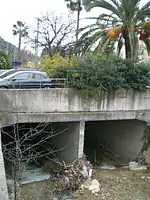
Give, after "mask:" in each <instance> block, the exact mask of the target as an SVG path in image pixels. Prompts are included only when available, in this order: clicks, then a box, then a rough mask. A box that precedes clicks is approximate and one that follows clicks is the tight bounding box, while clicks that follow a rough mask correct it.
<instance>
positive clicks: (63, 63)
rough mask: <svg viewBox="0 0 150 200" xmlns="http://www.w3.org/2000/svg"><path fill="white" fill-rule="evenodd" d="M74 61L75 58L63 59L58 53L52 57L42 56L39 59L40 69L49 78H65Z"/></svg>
mask: <svg viewBox="0 0 150 200" xmlns="http://www.w3.org/2000/svg"><path fill="white" fill-rule="evenodd" d="M75 60H76V57H73V56H72V57H71V58H69V57H63V56H61V55H60V54H59V53H55V54H54V55H53V56H51V57H49V56H43V57H42V59H41V66H40V67H39V68H40V69H42V70H44V71H46V72H47V73H48V74H49V76H50V77H56V76H57V77H60V76H61V77H63V78H64V77H65V76H64V75H66V73H64V72H66V71H67V69H70V68H72V66H73V65H74V63H75ZM62 71H63V72H62Z"/></svg>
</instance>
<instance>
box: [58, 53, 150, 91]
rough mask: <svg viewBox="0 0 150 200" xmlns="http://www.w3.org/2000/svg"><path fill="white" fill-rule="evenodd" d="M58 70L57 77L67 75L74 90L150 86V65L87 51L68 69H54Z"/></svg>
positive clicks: (106, 89)
mask: <svg viewBox="0 0 150 200" xmlns="http://www.w3.org/2000/svg"><path fill="white" fill-rule="evenodd" d="M60 71H61V74H60ZM66 71H67V72H66ZM57 72H59V73H58V74H59V76H60V75H63V76H64V75H66V74H67V75H68V80H69V85H70V86H71V87H73V88H77V89H89V90H93V89H94V90H95V89H98V90H104V91H109V90H114V89H120V88H125V89H129V88H132V89H137V90H143V89H145V88H146V86H148V85H150V83H149V80H150V64H145V63H134V62H133V61H132V60H127V59H125V60H124V59H121V58H118V57H115V56H109V57H108V56H106V55H102V54H92V53H90V54H87V55H85V56H84V57H82V58H79V59H78V62H76V63H75V65H74V66H72V67H71V68H70V69H68V68H67V69H64V68H61V69H60V68H57Z"/></svg>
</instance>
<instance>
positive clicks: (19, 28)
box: [13, 21, 28, 60]
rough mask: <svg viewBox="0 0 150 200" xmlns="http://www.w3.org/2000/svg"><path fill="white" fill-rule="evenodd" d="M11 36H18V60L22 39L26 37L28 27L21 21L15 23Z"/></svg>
mask: <svg viewBox="0 0 150 200" xmlns="http://www.w3.org/2000/svg"><path fill="white" fill-rule="evenodd" d="M13 35H15V36H16V35H19V43H18V60H20V51H21V44H22V38H24V37H27V35H28V27H27V26H26V24H25V23H23V22H21V21H17V23H16V24H14V25H13Z"/></svg>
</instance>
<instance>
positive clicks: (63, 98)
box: [0, 89, 150, 126]
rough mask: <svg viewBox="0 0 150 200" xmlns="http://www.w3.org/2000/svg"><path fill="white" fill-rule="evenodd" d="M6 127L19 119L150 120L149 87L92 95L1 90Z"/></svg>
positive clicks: (53, 91) (29, 120) (68, 91)
mask: <svg viewBox="0 0 150 200" xmlns="http://www.w3.org/2000/svg"><path fill="white" fill-rule="evenodd" d="M0 110H1V113H2V118H3V120H2V122H3V126H7V125H11V124H14V123H17V122H42V121H53V122H58V121H60V122H64V121H80V120H83V121H95V120H113V119H115V120H119V119H120V120H121V119H139V120H143V121H150V120H149V119H150V89H147V90H146V91H144V92H138V91H132V90H119V91H114V92H103V93H102V94H101V95H100V96H99V97H96V98H95V97H91V96H89V95H88V94H87V93H85V92H83V91H76V90H72V89H50V90H0Z"/></svg>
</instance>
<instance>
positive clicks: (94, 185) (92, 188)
mask: <svg viewBox="0 0 150 200" xmlns="http://www.w3.org/2000/svg"><path fill="white" fill-rule="evenodd" d="M89 191H90V192H91V193H92V194H96V193H98V192H99V191H100V183H99V181H98V180H96V179H94V180H92V182H91V185H90V187H89Z"/></svg>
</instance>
